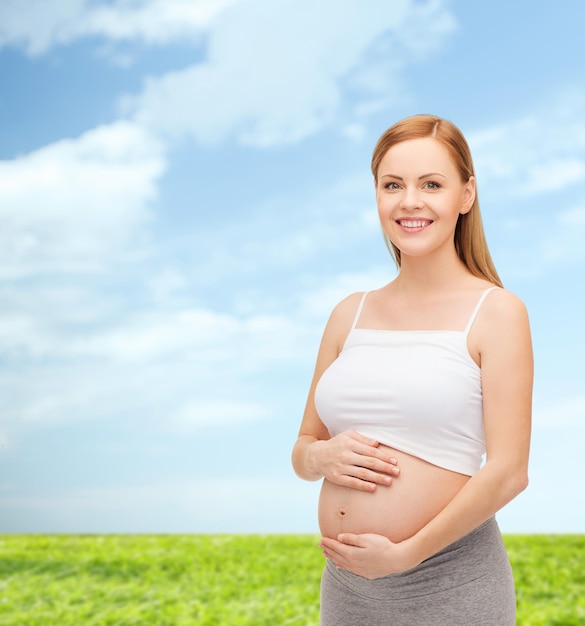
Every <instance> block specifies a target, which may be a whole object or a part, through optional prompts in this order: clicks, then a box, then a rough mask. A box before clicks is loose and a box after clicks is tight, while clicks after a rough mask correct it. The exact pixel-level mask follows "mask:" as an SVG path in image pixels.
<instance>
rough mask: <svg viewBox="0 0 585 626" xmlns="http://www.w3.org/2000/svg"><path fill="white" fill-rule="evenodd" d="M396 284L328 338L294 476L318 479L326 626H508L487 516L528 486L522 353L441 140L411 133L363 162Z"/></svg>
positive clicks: (448, 131)
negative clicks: (320, 481) (371, 177)
mask: <svg viewBox="0 0 585 626" xmlns="http://www.w3.org/2000/svg"><path fill="white" fill-rule="evenodd" d="M372 173H373V175H374V183H375V190H376V201H377V205H378V214H379V218H380V223H381V226H382V230H383V233H384V236H385V239H386V243H387V245H388V248H389V249H390V251H391V253H392V254H393V256H394V258H395V261H396V263H397V266H398V268H399V272H398V275H397V277H396V278H395V279H394V280H393V281H392V282H390V283H389V284H387V285H385V286H383V287H381V288H380V289H377V290H374V291H371V292H368V293H356V294H353V295H350V296H349V297H347V298H346V299H345V300H343V301H342V302H340V303H339V304H338V305H337V306H336V307H335V309H334V310H333V312H332V314H331V317H330V319H329V321H328V323H327V326H326V329H325V332H324V334H323V339H322V342H321V347H320V350H319V355H318V358H317V364H316V369H315V375H314V378H313V382H312V384H311V388H310V391H309V397H308V400H307V405H306V409H305V413H304V416H303V420H302V424H301V428H300V432H299V437H298V440H297V442H296V443H295V446H294V449H293V466H294V468H295V471H296V472H297V474H298V475H299V476H300V477H301V478H303V479H306V480H318V479H321V478H323V484H322V488H321V496H320V501H319V524H320V528H321V534H322V540H321V548H322V550H323V554H324V555H325V557H326V558H327V561H326V565H325V570H324V572H323V578H322V583H321V624H322V626H350V625H354V624H360V625H363V626H377V625H380V626H381V625H392V626H401V625H408V626H425V625H433V626H435V625H436V626H457V625H461V626H512V625H513V624H515V623H516V621H515V613H516V599H515V591H514V580H513V577H512V572H511V568H510V563H509V561H508V557H507V554H506V551H505V548H504V545H503V542H502V538H501V534H500V531H499V529H498V526H497V523H496V521H495V518H494V515H495V513H496V512H497V511H498V510H499V509H501V508H502V507H503V506H504V505H505V504H507V503H508V502H509V501H510V500H512V499H513V498H514V497H515V496H516V495H517V494H518V493H520V492H521V491H522V490H523V489H524V488H525V487H526V485H527V482H528V478H527V466H528V453H529V445H530V424H531V399H532V376H533V366H532V348H531V339H530V330H529V323H528V317H527V313H526V310H525V307H524V305H523V304H522V302H521V301H520V300H519V299H518V298H517V297H516V296H514V295H513V294H512V293H510V292H509V291H507V290H505V289H504V288H503V287H502V284H501V282H500V279H499V277H498V274H497V272H496V270H495V268H494V266H493V263H492V260H491V257H490V254H489V252H488V249H487V244H486V242H485V237H484V233H483V227H482V223H481V216H480V212H479V203H478V199H477V192H476V183H475V175H474V169H473V162H472V158H471V154H470V151H469V147H468V145H467V142H466V140H465V138H464V137H463V135H462V134H461V132H460V131H459V129H458V128H456V127H455V126H454V125H453V124H452V123H451V122H448V121H446V120H443V119H441V118H438V117H434V116H429V115H416V116H413V117H410V118H406V119H404V120H402V121H400V122H398V123H397V124H395V125H394V126H392V127H391V128H389V129H388V130H387V131H386V132H385V133H384V135H383V136H382V137H381V138H380V140H379V142H378V144H377V146H376V148H375V150H374V155H373V159H372Z"/></svg>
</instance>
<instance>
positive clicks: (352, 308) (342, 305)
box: [329, 291, 368, 328]
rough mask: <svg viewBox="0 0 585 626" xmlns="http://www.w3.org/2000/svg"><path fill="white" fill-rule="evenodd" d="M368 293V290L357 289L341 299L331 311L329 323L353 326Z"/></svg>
mask: <svg viewBox="0 0 585 626" xmlns="http://www.w3.org/2000/svg"><path fill="white" fill-rule="evenodd" d="M367 293H368V292H367V291H356V292H354V293H350V294H349V295H348V296H346V297H345V298H343V300H340V301H339V302H338V303H337V304H336V305H335V306H334V307H333V310H332V311H331V315H330V317H329V323H330V324H331V323H333V324H335V325H341V326H343V327H345V326H348V328H349V327H351V325H352V323H353V320H354V318H355V316H356V313H357V311H358V309H359V307H360V304H361V302H362V300H363V299H364V297H365V296H366V295H367Z"/></svg>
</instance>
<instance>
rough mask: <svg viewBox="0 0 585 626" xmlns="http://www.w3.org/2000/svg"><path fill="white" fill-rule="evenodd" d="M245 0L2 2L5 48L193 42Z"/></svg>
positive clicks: (37, 50) (0, 40)
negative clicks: (84, 41) (89, 41)
mask: <svg viewBox="0 0 585 626" xmlns="http://www.w3.org/2000/svg"><path fill="white" fill-rule="evenodd" d="M238 1H240V0H117V1H114V2H112V3H108V4H106V3H101V4H96V3H95V2H91V1H90V0H50V1H47V0H27V3H26V11H25V10H23V7H22V2H21V1H20V0H3V2H2V3H0V47H1V46H3V45H4V46H6V45H15V46H22V47H24V49H25V50H26V51H27V53H28V54H31V55H39V54H42V53H44V52H46V51H47V50H49V49H50V48H51V47H53V46H55V45H62V44H68V43H71V42H73V41H75V40H77V39H81V38H86V37H94V36H100V37H103V38H106V39H108V40H112V41H124V40H141V41H144V42H146V43H149V44H165V43H169V42H171V41H176V40H183V41H189V40H191V41H192V40H193V38H194V37H197V36H198V35H200V34H201V33H202V32H203V31H204V30H205V29H207V28H208V27H209V26H210V24H211V23H212V22H213V20H214V19H215V18H216V17H217V16H218V15H219V14H220V13H221V12H223V11H224V10H226V9H227V8H229V7H231V6H233V5H234V4H236V3H237V2H238Z"/></svg>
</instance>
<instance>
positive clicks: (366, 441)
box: [345, 430, 380, 448]
mask: <svg viewBox="0 0 585 626" xmlns="http://www.w3.org/2000/svg"><path fill="white" fill-rule="evenodd" d="M345 434H346V435H347V436H348V437H351V438H352V439H355V440H356V441H359V442H360V443H363V444H365V445H366V446H369V447H370V448H376V447H377V446H378V445H379V444H380V442H379V441H378V440H377V439H372V438H371V437H366V436H364V435H361V434H360V433H358V432H357V431H356V430H348V431H347V432H346V433H345Z"/></svg>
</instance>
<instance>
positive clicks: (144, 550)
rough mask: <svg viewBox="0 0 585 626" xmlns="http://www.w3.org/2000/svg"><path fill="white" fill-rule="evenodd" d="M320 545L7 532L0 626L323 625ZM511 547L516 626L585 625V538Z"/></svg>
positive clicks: (291, 540) (531, 540)
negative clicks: (38, 534) (0, 625)
mask: <svg viewBox="0 0 585 626" xmlns="http://www.w3.org/2000/svg"><path fill="white" fill-rule="evenodd" d="M317 541H318V538H317V537H314V536H294V535H258V536H256V535H241V536H240V535H225V536H224V535H217V536H208V535H162V536H159V535H157V536H140V535H121V536H120V535H103V536H102V535H98V536H76V535H63V536H42V535H41V536H36V535H34V536H27V535H22V536H21V535H5V536H0V624H2V625H7V626H33V625H34V626H98V625H99V626H106V625H112V626H113V625H116V626H131V625H138V624H140V625H153V626H167V625H168V626H171V625H181V626H183V625H195V624H197V625H206V626H211V625H221V626H240V625H244V624H245V625H250V626H262V625H266V626H268V625H270V626H280V625H287V624H297V625H303V626H310V625H315V626H316V625H317V624H318V623H319V616H318V596H319V580H320V576H321V568H322V565H323V559H322V557H321V554H320V551H319V549H318V548H317ZM505 542H506V545H507V547H508V551H509V554H510V559H511V561H512V566H513V568H514V575H515V577H516V586H517V593H518V624H521V625H531V626H545V625H546V626H552V625H555V626H577V625H580V626H582V625H583V624H585V535H558V536H544V535H522V536H506V537H505ZM470 626H472V625H470Z"/></svg>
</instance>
